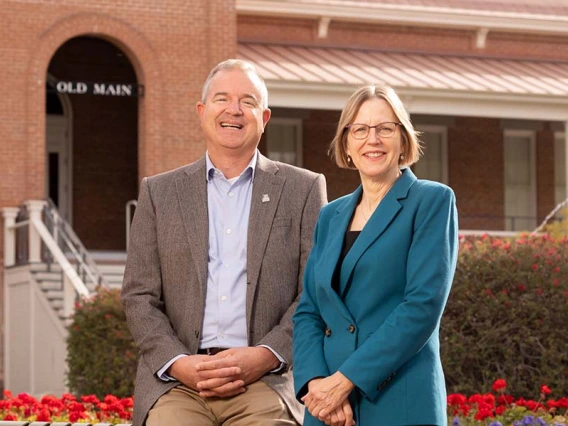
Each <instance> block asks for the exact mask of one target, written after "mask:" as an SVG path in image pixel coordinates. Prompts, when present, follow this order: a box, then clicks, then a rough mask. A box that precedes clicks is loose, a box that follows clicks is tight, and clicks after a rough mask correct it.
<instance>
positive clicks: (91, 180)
mask: <svg viewBox="0 0 568 426" xmlns="http://www.w3.org/2000/svg"><path fill="white" fill-rule="evenodd" d="M47 81H48V84H47V94H46V95H47V96H46V99H47V107H46V113H47V114H46V140H47V154H48V155H47V162H48V164H47V166H48V167H47V168H46V173H47V176H46V177H47V179H46V180H47V188H48V194H49V195H50V196H54V195H55V196H56V198H57V201H56V200H55V199H54V201H56V203H57V205H58V206H59V208H60V211H61V213H62V214H63V215H67V216H68V220H69V222H71V223H72V224H73V228H74V229H75V232H76V233H77V235H78V236H79V238H80V239H81V240H82V241H83V243H84V244H85V246H86V247H87V249H89V250H102V251H122V250H124V249H125V247H126V242H125V238H126V237H125V235H126V224H125V214H124V211H125V210H124V209H125V205H126V203H127V202H128V201H129V200H131V199H134V198H136V196H137V182H138V86H137V78H136V73H135V71H134V68H133V66H132V64H131V63H130V61H129V59H128V58H127V56H126V55H125V54H124V52H123V51H122V50H121V49H119V48H118V47H117V46H115V45H114V44H112V43H110V42H108V41H106V40H104V39H102V38H96V37H75V38H72V39H70V40H68V41H67V42H65V43H64V44H63V45H62V46H61V47H60V48H59V49H58V50H57V51H56V53H55V54H54V55H53V57H52V59H51V61H50V64H49V67H48V79H47ZM57 100H58V101H59V103H60V104H61V106H60V107H58V106H57V102H56V101H57ZM50 102H51V105H50ZM57 108H59V110H57ZM54 111H55V112H57V111H59V112H60V113H59V114H57V113H54ZM71 111H72V114H71ZM71 117H72V119H71ZM65 147H67V148H65ZM65 161H67V165H66V164H65ZM56 170H57V171H56ZM65 171H67V174H65ZM56 179H58V182H55V180H56ZM66 203H67V207H66Z"/></svg>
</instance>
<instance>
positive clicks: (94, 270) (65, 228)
mask: <svg viewBox="0 0 568 426" xmlns="http://www.w3.org/2000/svg"><path fill="white" fill-rule="evenodd" d="M43 213H44V215H43V220H44V222H45V224H46V225H48V227H49V229H50V230H51V235H52V236H53V239H54V240H55V241H56V243H57V244H58V245H59V246H60V247H61V248H62V250H64V251H65V253H67V254H70V255H71V258H72V259H74V260H75V262H76V264H77V271H78V274H79V275H80V276H81V279H82V280H83V282H85V283H87V282H89V281H90V282H92V283H93V284H94V285H95V286H97V287H98V286H100V287H105V288H108V283H107V282H106V280H105V278H104V276H103V274H102V273H101V272H100V271H99V269H98V267H97V264H96V263H95V261H94V260H93V258H92V257H91V255H90V254H89V252H88V251H87V249H86V248H85V246H84V245H83V243H82V242H81V240H80V239H79V237H78V236H77V234H75V231H74V230H73V228H72V227H71V225H69V223H67V221H66V220H65V219H63V218H62V217H61V215H60V214H59V210H57V206H56V205H55V204H54V203H53V201H51V200H50V199H47V202H46V205H45V207H44V209H43Z"/></svg>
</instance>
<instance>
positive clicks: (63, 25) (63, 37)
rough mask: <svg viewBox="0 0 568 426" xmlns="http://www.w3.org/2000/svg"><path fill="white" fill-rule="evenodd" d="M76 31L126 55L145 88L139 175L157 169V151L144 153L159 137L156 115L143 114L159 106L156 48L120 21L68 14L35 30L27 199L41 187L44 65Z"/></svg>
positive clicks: (29, 95) (41, 193) (38, 194)
mask: <svg viewBox="0 0 568 426" xmlns="http://www.w3.org/2000/svg"><path fill="white" fill-rule="evenodd" d="M79 36H90V37H100V38H102V39H104V40H106V41H108V42H110V43H112V44H114V45H115V46H117V47H118V48H120V49H121V50H122V51H123V52H124V54H125V55H126V56H127V57H128V59H129V60H130V62H131V64H132V66H133V68H134V71H135V73H136V76H137V79H138V83H139V84H143V85H144V86H145V89H146V90H145V94H144V97H143V98H141V99H140V102H139V106H138V108H139V117H138V172H139V176H145V175H146V174H147V170H157V169H159V168H160V166H161V165H160V164H154V163H156V162H158V161H160V160H159V159H160V156H159V155H156V154H157V153H154V152H148V151H151V150H152V149H153V148H152V147H156V146H157V145H158V144H156V143H152V140H154V139H156V138H158V137H159V135H160V129H161V123H160V115H159V114H153V115H152V116H149V114H148V111H149V110H154V111H155V110H158V111H159V110H161V106H160V104H159V102H160V96H157V88H159V87H160V86H161V84H160V82H161V79H162V77H161V72H160V67H159V63H158V58H157V55H156V52H155V51H154V50H153V49H152V46H151V45H150V43H149V41H148V40H147V39H146V38H145V37H144V36H143V35H142V34H141V33H139V32H137V31H136V30H135V29H134V27H132V26H131V25H129V24H128V23H126V22H124V21H121V20H118V19H116V18H112V17H110V16H106V15H102V14H94V13H88V14H86V13H81V14H75V15H70V16H68V17H66V18H63V19H61V20H59V21H57V22H56V23H54V24H53V25H52V26H51V27H50V28H48V29H47V30H46V31H45V32H43V33H42V34H41V35H40V38H39V40H38V43H37V47H36V49H35V51H34V52H33V54H32V60H31V62H30V65H29V69H28V92H27V96H26V99H27V113H26V115H27V117H26V123H27V152H28V156H27V162H28V164H27V170H28V173H27V174H26V180H27V182H26V188H27V189H28V190H27V192H28V194H29V197H32V198H43V197H44V192H45V107H44V105H45V83H46V77H47V69H48V66H49V63H50V61H51V58H52V57H53V55H54V54H55V52H56V51H57V50H58V49H59V47H60V46H61V45H63V44H64V43H65V42H66V41H68V40H69V39H71V38H74V37H79ZM149 104H151V108H149ZM150 129H151V131H150Z"/></svg>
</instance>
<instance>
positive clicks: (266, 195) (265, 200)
mask: <svg viewBox="0 0 568 426" xmlns="http://www.w3.org/2000/svg"><path fill="white" fill-rule="evenodd" d="M269 201H270V197H269V196H268V194H264V195H263V196H262V202H263V203H268V202H269Z"/></svg>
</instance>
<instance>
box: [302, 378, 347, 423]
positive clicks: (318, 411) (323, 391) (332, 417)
mask: <svg viewBox="0 0 568 426" xmlns="http://www.w3.org/2000/svg"><path fill="white" fill-rule="evenodd" d="M354 387H355V385H353V383H352V382H351V380H349V379H348V378H347V377H345V376H344V375H343V374H341V373H340V372H339V371H338V372H336V373H334V374H333V375H331V376H329V377H326V378H317V379H313V380H311V381H310V382H309V383H308V393H307V394H306V395H304V397H303V398H302V401H303V402H304V404H305V405H306V408H307V409H308V411H309V412H310V414H311V415H312V416H314V417H316V418H317V419H319V420H321V421H322V422H325V424H327V425H333V426H341V425H345V426H352V425H354V424H355V423H354V422H353V410H352V409H351V405H350V404H349V400H348V399H347V397H348V396H349V394H350V393H351V391H352V390H353V388H354Z"/></svg>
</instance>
